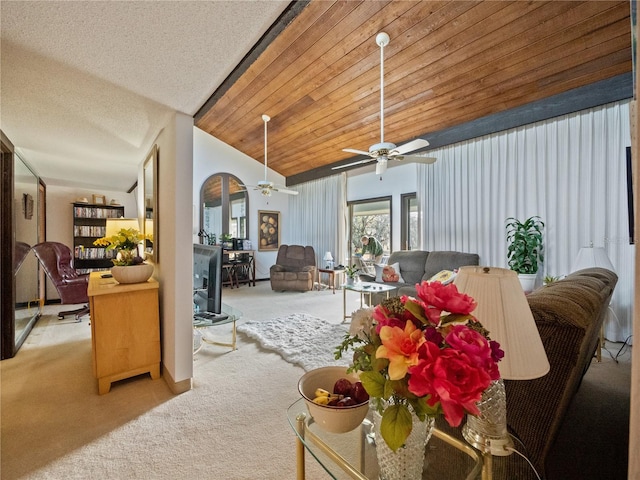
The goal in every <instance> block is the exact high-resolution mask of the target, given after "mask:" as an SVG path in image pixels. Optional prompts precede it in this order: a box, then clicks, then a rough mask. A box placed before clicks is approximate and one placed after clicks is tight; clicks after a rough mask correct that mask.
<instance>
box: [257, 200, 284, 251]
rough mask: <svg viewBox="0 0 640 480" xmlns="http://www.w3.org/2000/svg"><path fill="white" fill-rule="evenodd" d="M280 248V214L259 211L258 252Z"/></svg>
mask: <svg viewBox="0 0 640 480" xmlns="http://www.w3.org/2000/svg"><path fill="white" fill-rule="evenodd" d="M278 248H280V212H270V211H267V210H258V250H259V251H263V252H264V251H272V250H278Z"/></svg>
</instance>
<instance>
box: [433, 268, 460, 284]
mask: <svg viewBox="0 0 640 480" xmlns="http://www.w3.org/2000/svg"><path fill="white" fill-rule="evenodd" d="M456 274H457V272H456V271H451V270H440V271H439V272H438V273H436V274H435V275H434V276H433V277H431V278H430V279H429V281H430V282H440V283H442V284H443V285H447V284H449V283H451V282H453V280H454V279H455V278H456Z"/></svg>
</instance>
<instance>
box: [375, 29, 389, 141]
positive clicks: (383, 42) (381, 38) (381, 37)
mask: <svg viewBox="0 0 640 480" xmlns="http://www.w3.org/2000/svg"><path fill="white" fill-rule="evenodd" d="M376 43H377V44H378V45H379V46H380V143H384V47H386V46H387V45H389V35H387V34H386V33H385V32H380V33H379V34H378V35H376Z"/></svg>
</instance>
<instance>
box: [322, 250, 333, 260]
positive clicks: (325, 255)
mask: <svg viewBox="0 0 640 480" xmlns="http://www.w3.org/2000/svg"><path fill="white" fill-rule="evenodd" d="M323 260H325V261H328V262H330V261H332V260H333V257H332V256H331V252H327V253H325V254H324V258H323Z"/></svg>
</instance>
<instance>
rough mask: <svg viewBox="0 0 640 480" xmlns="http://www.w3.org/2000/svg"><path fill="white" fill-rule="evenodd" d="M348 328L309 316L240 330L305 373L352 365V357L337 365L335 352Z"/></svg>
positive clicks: (248, 325) (252, 323)
mask: <svg viewBox="0 0 640 480" xmlns="http://www.w3.org/2000/svg"><path fill="white" fill-rule="evenodd" d="M348 329H349V326H348V325H344V324H342V325H335V324H331V323H329V322H327V321H326V320H322V319H320V318H317V317H313V316H311V315H307V314H305V313H294V314H292V315H288V316H286V317H279V318H274V319H272V320H264V321H249V322H246V323H243V324H241V325H239V326H238V331H239V332H242V333H244V334H245V335H247V336H248V337H250V338H253V339H255V340H257V341H258V343H259V344H260V345H261V346H262V348H265V349H267V350H273V351H275V352H277V353H278V354H280V355H281V356H282V358H284V359H285V360H286V361H287V362H289V363H293V364H295V365H299V366H300V367H302V368H303V369H304V370H305V371H309V370H313V369H314V368H318V367H326V366H331V365H349V363H350V360H351V359H350V355H347V356H346V357H343V358H342V359H340V360H338V361H336V360H335V359H334V352H335V350H336V347H337V346H338V345H340V343H342V340H343V338H344V335H345V334H346V333H347V332H348Z"/></svg>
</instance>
